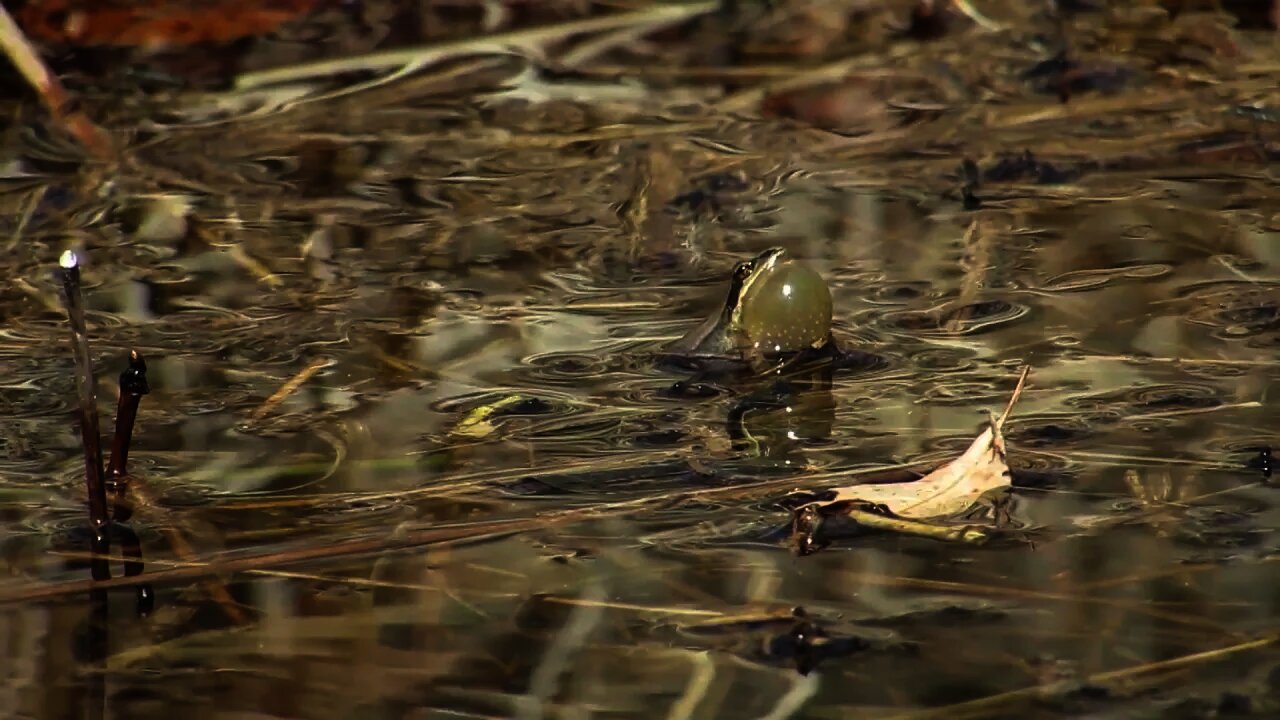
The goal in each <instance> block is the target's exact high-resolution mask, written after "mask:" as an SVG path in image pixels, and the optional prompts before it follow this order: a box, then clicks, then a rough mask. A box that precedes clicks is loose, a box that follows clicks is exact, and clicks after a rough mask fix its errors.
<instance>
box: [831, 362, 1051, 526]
mask: <svg viewBox="0 0 1280 720" xmlns="http://www.w3.org/2000/svg"><path fill="white" fill-rule="evenodd" d="M1030 370H1031V368H1030V367H1023V368H1022V374H1021V375H1020V376H1019V377H1018V384H1017V386H1016V387H1014V389H1013V395H1012V396H1011V397H1010V398H1009V404H1008V405H1007V406H1005V409H1004V412H1003V413H1001V414H1000V416H999V417H997V418H994V419H993V420H992V421H991V423H990V425H989V426H988V427H987V429H986V430H983V431H982V434H980V435H978V437H977V438H976V439H974V441H973V443H972V444H971V445H969V448H968V449H967V450H965V451H964V454H962V455H961V456H960V457H958V458H956V459H955V460H952V461H951V462H949V463H947V464H945V465H943V466H941V467H939V468H937V469H936V470H934V471H933V472H931V473H929V474H928V475H925V476H924V477H922V478H920V479H919V480H916V481H915V482H909V483H891V484H883V485H850V486H848V487H843V488H839V489H837V490H836V496H835V497H834V498H832V500H831V501H830V502H842V501H849V500H858V501H861V502H865V503H871V504H874V505H883V506H884V507H886V508H888V509H889V511H891V512H892V513H894V514H895V515H898V516H900V517H906V518H935V517H943V516H948V515H955V514H957V513H960V512H963V511H964V510H966V509H968V508H969V507H971V506H972V505H973V503H974V501H975V500H977V499H978V497H980V496H981V495H984V494H985V493H987V492H990V491H992V490H996V489H998V488H1001V487H1007V486H1008V485H1009V479H1010V476H1009V465H1008V463H1007V462H1006V461H1005V444H1004V434H1003V428H1004V423H1005V420H1007V419H1008V417H1009V413H1010V412H1011V411H1012V410H1013V406H1014V404H1015V403H1016V402H1018V398H1019V397H1020V396H1021V395H1022V388H1023V386H1024V385H1025V384H1026V381H1027V374H1028V372H1030Z"/></svg>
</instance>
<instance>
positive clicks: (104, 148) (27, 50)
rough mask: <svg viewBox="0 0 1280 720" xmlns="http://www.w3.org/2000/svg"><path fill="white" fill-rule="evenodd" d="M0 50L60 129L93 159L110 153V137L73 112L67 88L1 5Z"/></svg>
mask: <svg viewBox="0 0 1280 720" xmlns="http://www.w3.org/2000/svg"><path fill="white" fill-rule="evenodd" d="M0 50H3V51H4V54H5V55H6V56H8V58H9V60H10V61H11V62H12V63H13V64H14V66H15V67H17V68H18V72H20V73H22V76H23V77H24V78H26V80H27V83H28V84H30V85H31V87H32V89H34V90H35V91H36V94H38V95H39V96H40V100H41V101H42V102H43V103H44V106H45V107H46V108H47V109H48V110H49V114H50V115H52V116H53V119H54V120H56V121H57V122H58V123H59V124H60V125H62V127H63V128H64V129H65V130H66V131H67V132H68V133H70V134H71V136H72V137H74V138H75V139H76V140H77V141H78V142H79V143H80V144H81V145H83V146H84V147H85V149H87V150H88V151H89V152H91V153H93V154H94V155H95V156H97V157H99V158H102V159H108V158H110V157H111V155H112V153H113V149H112V143H111V136H110V135H108V134H107V133H106V131H104V130H103V129H102V128H100V127H98V126H97V125H95V124H94V123H93V121H92V120H90V119H89V116H87V115H85V114H84V112H82V111H80V110H77V109H75V107H74V105H73V104H72V103H71V101H70V98H69V96H68V95H67V91H66V88H64V87H62V83H61V82H59V81H58V77H57V76H56V75H54V74H53V73H51V72H49V69H48V68H47V67H45V64H44V62H43V61H42V60H41V59H40V56H39V55H38V54H37V53H36V50H35V48H33V47H32V46H31V43H30V42H28V41H27V38H26V36H25V35H23V34H22V30H21V29H20V28H19V27H18V24H17V23H15V22H14V21H13V17H12V16H10V15H9V12H8V11H7V10H5V9H4V7H3V6H0Z"/></svg>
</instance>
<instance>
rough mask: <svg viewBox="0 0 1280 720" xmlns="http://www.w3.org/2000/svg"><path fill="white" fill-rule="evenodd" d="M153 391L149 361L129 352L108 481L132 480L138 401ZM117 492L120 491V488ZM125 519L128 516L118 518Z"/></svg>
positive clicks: (132, 351)
mask: <svg viewBox="0 0 1280 720" xmlns="http://www.w3.org/2000/svg"><path fill="white" fill-rule="evenodd" d="M149 392H151V387H150V386H149V385H147V362H146V360H143V359H142V355H140V354H139V353H138V351H137V350H130V351H129V367H127V368H125V370H124V371H123V372H121V373H120V400H119V401H118V403H117V404H116V430H115V434H114V435H113V436H112V437H111V462H110V464H109V465H108V466H107V481H108V482H110V483H112V484H114V485H117V486H122V485H124V484H127V483H128V481H129V469H128V467H129V447H130V446H131V445H132V444H133V426H134V423H135V422H137V420H138V404H139V403H140V402H142V396H143V395H146V394H147V393H149ZM116 492H121V490H120V489H119V488H117V489H116ZM117 519H120V520H123V519H125V518H117Z"/></svg>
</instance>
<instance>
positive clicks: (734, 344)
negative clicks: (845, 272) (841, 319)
mask: <svg viewBox="0 0 1280 720" xmlns="http://www.w3.org/2000/svg"><path fill="white" fill-rule="evenodd" d="M831 317H832V302H831V290H830V288H828V287H827V283H826V281H825V280H824V279H823V278H822V275H820V274H819V273H818V272H817V271H816V270H814V269H813V268H812V267H810V266H808V265H806V264H804V263H802V262H800V261H799V260H797V259H796V258H794V257H792V255H791V254H790V253H788V252H787V251H786V250H785V249H784V248H781V247H771V248H769V249H767V250H764V251H763V252H760V253H759V254H757V255H756V256H755V257H753V258H751V259H749V260H743V261H741V262H739V263H738V264H737V265H735V266H734V268H733V272H732V274H731V275H730V277H729V287H728V289H727V291H726V293H725V299H724V302H723V304H722V305H721V306H720V307H719V308H718V309H717V310H716V311H715V312H713V313H712V314H710V315H709V316H707V318H706V319H705V320H703V321H702V322H701V323H699V324H698V325H697V326H696V327H694V328H693V329H691V330H690V331H689V332H687V333H686V334H685V335H684V336H682V337H681V338H679V339H678V340H676V341H675V342H673V343H671V344H670V345H669V346H668V347H667V348H666V353H665V354H666V355H667V357H668V359H670V360H673V361H676V362H678V363H680V364H684V365H692V366H694V367H699V368H705V367H707V366H709V365H713V366H724V365H725V364H736V365H747V366H751V367H755V368H757V369H758V368H761V367H765V366H767V365H768V364H769V363H770V362H772V361H776V360H778V359H780V358H787V357H790V358H795V357H797V356H811V355H820V354H822V353H823V352H827V351H835V349H836V348H835V342H834V340H833V337H832V334H831Z"/></svg>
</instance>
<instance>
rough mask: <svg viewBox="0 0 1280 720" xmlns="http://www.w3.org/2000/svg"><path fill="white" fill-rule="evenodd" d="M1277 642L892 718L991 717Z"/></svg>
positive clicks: (1247, 644) (1261, 641) (1271, 638)
mask: <svg viewBox="0 0 1280 720" xmlns="http://www.w3.org/2000/svg"><path fill="white" fill-rule="evenodd" d="M1278 642H1280V635H1276V634H1271V635H1268V636H1265V637H1262V638H1259V639H1257V640H1249V641H1246V642H1241V643H1237V644H1235V645H1229V646H1227V647H1221V648H1215V649H1213V650H1206V651H1204V652H1198V653H1191V654H1190V655H1182V656H1179V657H1175V658H1169V659H1168V660H1159V661H1157V662H1151V663H1145V664H1140V665H1133V666H1130V667H1126V668H1121V669H1119V670H1109V671H1107V672H1100V673H1094V674H1093V675H1090V676H1088V677H1087V678H1084V679H1083V680H1075V681H1072V680H1060V681H1058V682H1051V683H1045V684H1043V685H1032V686H1030V687H1024V688H1019V689H1018V690H1011V691H1009V692H1005V693H1000V694H997V695H989V696H987V697H984V698H978V699H977V700H969V701H966V702H961V703H955V704H953V705H946V706H943V707H935V708H929V709H927V710H920V711H917V712H907V713H903V714H900V715H894V716H893V718H892V720H924V719H925V718H948V720H951V719H954V718H969V717H990V716H991V715H990V713H991V711H992V710H993V709H995V708H997V707H1004V706H1008V705H1010V704H1014V703H1022V702H1029V701H1032V700H1034V699H1035V698H1037V697H1044V696H1046V695H1055V694H1062V693H1066V692H1070V691H1072V690H1074V689H1076V688H1079V687H1082V686H1087V685H1102V684H1105V683H1109V682H1115V681H1119V680H1127V681H1132V680H1134V679H1136V678H1139V677H1141V676H1143V675H1150V674H1152V673H1156V672H1163V671H1167V670H1173V669H1178V668H1185V667H1192V666H1195V665H1202V664H1204V663H1208V662H1215V661H1217V660H1221V659H1223V658H1226V657H1229V656H1232V655H1235V654H1237V653H1242V652H1250V651H1254V650H1264V649H1267V648H1269V647H1271V646H1273V645H1275V644H1276V643H1278Z"/></svg>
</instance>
